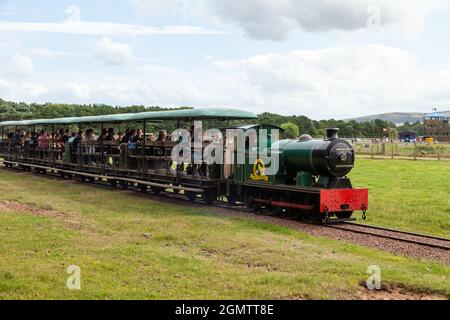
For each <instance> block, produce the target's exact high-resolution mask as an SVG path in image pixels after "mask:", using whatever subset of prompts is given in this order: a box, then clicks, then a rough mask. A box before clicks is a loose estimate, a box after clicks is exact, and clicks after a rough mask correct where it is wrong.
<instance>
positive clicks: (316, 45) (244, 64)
mask: <svg viewBox="0 0 450 320" xmlns="http://www.w3.org/2000/svg"><path fill="white" fill-rule="evenodd" d="M449 2H450V1H448V0H428V1H427V0H395V1H392V0H245V1H244V0H122V1H118V0H108V1H103V0H98V1H87V0H71V1H66V0H58V1H56V0H53V1H50V0H40V1H31V0H14V1H9V0H0V97H1V98H2V99H5V100H12V101H24V102H28V103H31V102H37V103H45V102H52V103H80V104H85V103H86V104H88V103H104V104H110V105H122V106H125V105H146V106H155V105H158V106H170V107H175V106H191V107H198V108H203V107H229V108H236V109H243V110H248V111H253V112H256V113H261V112H274V113H279V114H283V115H293V114H295V115H306V116H308V117H310V118H313V119H330V118H335V119H345V118H350V117H356V116H362V115H369V114H378V113H384V112H402V111H403V112H429V111H431V110H432V108H437V109H438V110H449V109H450V41H449V37H450V36H449V32H450V3H449Z"/></svg>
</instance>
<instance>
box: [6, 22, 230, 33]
mask: <svg viewBox="0 0 450 320" xmlns="http://www.w3.org/2000/svg"><path fill="white" fill-rule="evenodd" d="M0 31H3V32H48V33H64V34H80V35H91V36H103V35H104V36H132V35H137V36H139V35H140V36H149V35H201V34H206V35H207V34H222V33H223V32H220V31H215V30H206V29H204V28H201V27H195V26H166V27H163V28H157V27H150V26H143V25H134V24H121V23H109V22H87V21H80V22H70V21H69V22H68V21H66V22H60V23H32V22H6V21H3V22H0Z"/></svg>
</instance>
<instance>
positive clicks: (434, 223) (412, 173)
mask: <svg viewBox="0 0 450 320" xmlns="http://www.w3.org/2000/svg"><path fill="white" fill-rule="evenodd" d="M350 178H351V179H352V183H353V185H354V186H355V187H367V188H369V210H368V212H367V223H370V224H375V225H381V226H388V227H391V228H399V229H402V230H410V231H418V232H422V233H430V234H435V235H439V236H446V237H450V162H446V161H426V160H418V161H413V160H384V159H383V160H372V159H358V161H357V163H356V166H355V169H354V170H353V171H352V172H351V174H350Z"/></svg>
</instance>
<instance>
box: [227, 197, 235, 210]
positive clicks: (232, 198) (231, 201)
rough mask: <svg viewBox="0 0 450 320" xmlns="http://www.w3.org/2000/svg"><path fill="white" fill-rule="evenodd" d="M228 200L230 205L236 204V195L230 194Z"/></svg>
mask: <svg viewBox="0 0 450 320" xmlns="http://www.w3.org/2000/svg"><path fill="white" fill-rule="evenodd" d="M227 201H228V205H229V206H230V207H232V206H234V205H236V195H234V194H230V195H229V196H228V197H227Z"/></svg>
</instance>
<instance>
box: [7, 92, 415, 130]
mask: <svg viewBox="0 0 450 320" xmlns="http://www.w3.org/2000/svg"><path fill="white" fill-rule="evenodd" d="M174 109H189V108H188V107H180V108H164V107H159V106H152V107H146V106H142V105H141V106H137V105H134V106H127V107H119V106H109V105H105V104H89V105H78V104H52V103H45V104H37V103H31V104H27V103H23V102H10V101H4V100H2V99H0V121H8V120H27V119H52V118H64V117H82V116H98V115H105V114H118V113H136V112H144V111H165V110H174ZM255 121H256V120H255ZM247 122H248V121H247ZM258 122H259V123H262V124H273V125H277V126H280V127H283V128H284V129H285V130H286V133H287V135H288V136H293V138H295V136H298V135H299V134H309V135H311V136H313V137H321V136H324V135H325V129H326V128H339V129H340V132H339V135H340V136H341V137H346V138H353V137H361V138H365V137H366V138H382V137H389V130H390V129H393V128H396V126H395V124H394V123H391V122H387V121H384V120H380V119H376V120H373V121H367V122H362V123H359V122H357V121H355V120H350V121H343V120H335V119H329V120H320V121H316V120H312V119H309V118H308V117H306V116H302V115H299V116H297V115H293V116H283V115H279V114H275V113H268V112H265V113H261V114H259V115H258ZM240 123H244V122H242V121H239V122H236V124H240ZM222 125H223V124H222ZM168 129H169V128H168ZM397 130H398V131H413V132H416V133H417V134H421V133H422V131H423V128H422V126H421V124H420V122H417V123H414V124H409V123H405V124H404V125H403V126H401V127H398V128H397ZM421 130H422V131H421Z"/></svg>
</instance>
